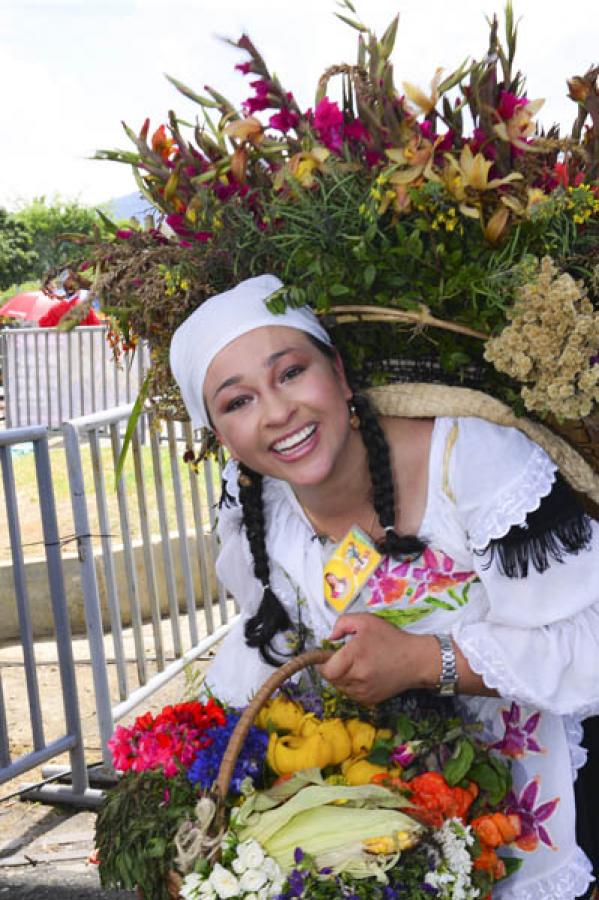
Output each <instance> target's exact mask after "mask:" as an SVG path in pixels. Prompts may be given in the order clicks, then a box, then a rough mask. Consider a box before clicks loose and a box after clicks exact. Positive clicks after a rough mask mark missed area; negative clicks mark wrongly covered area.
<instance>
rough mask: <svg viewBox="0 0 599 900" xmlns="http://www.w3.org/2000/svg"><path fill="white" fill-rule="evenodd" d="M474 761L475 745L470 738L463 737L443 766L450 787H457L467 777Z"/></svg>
mask: <svg viewBox="0 0 599 900" xmlns="http://www.w3.org/2000/svg"><path fill="white" fill-rule="evenodd" d="M473 761H474V747H473V746H472V744H471V743H470V741H469V740H467V739H466V738H462V740H460V741H459V742H458V744H457V746H456V748H455V750H454V751H453V753H452V755H451V757H450V758H449V759H448V760H447V762H446V763H445V766H444V767H443V775H444V776H445V780H446V781H447V783H448V784H449V785H450V787H455V785H456V784H459V783H460V781H461V780H462V779H463V778H465V776H466V773H467V772H468V770H469V769H470V766H471V765H472V763H473Z"/></svg>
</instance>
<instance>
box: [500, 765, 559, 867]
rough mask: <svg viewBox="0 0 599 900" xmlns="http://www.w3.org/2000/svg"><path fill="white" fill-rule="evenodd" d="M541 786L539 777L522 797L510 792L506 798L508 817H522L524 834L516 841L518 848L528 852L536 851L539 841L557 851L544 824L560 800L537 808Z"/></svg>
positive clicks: (524, 789) (529, 784) (526, 788)
mask: <svg viewBox="0 0 599 900" xmlns="http://www.w3.org/2000/svg"><path fill="white" fill-rule="evenodd" d="M540 784H541V779H540V778H539V777H538V776H537V777H536V778H533V779H532V781H529V782H528V784H527V785H525V786H524V788H523V789H522V792H521V794H520V796H518V795H517V794H516V793H515V792H514V791H510V792H509V794H508V795H507V798H506V799H507V813H508V815H511V814H516V815H518V816H520V822H521V825H522V833H521V835H520V837H519V838H517V840H516V846H517V847H518V848H519V849H520V850H524V851H526V852H531V851H532V850H536V848H537V846H538V844H539V841H541V842H542V843H543V844H545V846H546V847H550V848H551V849H552V850H557V847H556V846H555V844H554V843H553V841H552V840H551V837H550V835H549V832H548V831H547V829H546V828H545V826H544V824H543V823H544V822H546V821H547V819H549V818H551V816H552V815H553V813H554V812H555V810H556V808H557V804H558V803H559V800H560V798H559V797H555V799H553V800H548V801H547V802H546V803H541V805H540V806H537V807H536V808H535V803H536V802H537V797H538V795H539V787H540Z"/></svg>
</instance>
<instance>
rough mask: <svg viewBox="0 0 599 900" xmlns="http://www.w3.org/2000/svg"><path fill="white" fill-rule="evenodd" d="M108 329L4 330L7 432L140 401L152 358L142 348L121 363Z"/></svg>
mask: <svg viewBox="0 0 599 900" xmlns="http://www.w3.org/2000/svg"><path fill="white" fill-rule="evenodd" d="M106 331H107V329H106V327H105V326H103V325H101V326H79V327H77V328H74V329H73V330H72V331H68V332H66V331H58V330H57V329H56V328H7V329H4V330H3V331H0V363H1V368H2V373H3V381H4V403H5V417H6V427H7V428H19V427H23V426H27V425H46V426H47V427H48V428H55V429H57V428H60V426H61V425H62V423H63V422H64V421H65V419H72V418H74V417H75V416H84V415H89V414H91V413H94V412H96V411H98V410H104V409H111V408H113V407H116V406H119V405H121V404H123V403H130V402H132V401H133V400H135V398H136V396H137V394H138V392H139V388H140V386H141V383H142V381H143V377H144V374H145V372H146V371H147V368H148V365H149V360H148V351H147V348H146V347H145V346H144V345H143V344H139V345H138V347H137V348H136V351H135V354H134V355H133V356H130V357H124V359H123V362H122V363H121V364H120V365H117V363H116V362H115V361H114V359H113V358H112V354H111V351H110V348H109V346H108V343H107V341H106Z"/></svg>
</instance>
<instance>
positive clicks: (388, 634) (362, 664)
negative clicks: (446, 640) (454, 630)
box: [318, 613, 497, 706]
mask: <svg viewBox="0 0 599 900" xmlns="http://www.w3.org/2000/svg"><path fill="white" fill-rule="evenodd" d="M344 637H346V638H348V640H347V642H346V643H345V645H344V646H343V647H342V648H341V649H340V650H338V651H337V652H336V653H335V655H334V656H332V657H331V658H330V660H329V661H328V662H326V663H325V664H324V665H323V666H319V667H318V669H319V672H320V674H321V675H322V676H323V678H326V680H327V681H330V682H331V684H332V685H334V687H336V688H337V689H338V690H340V691H343V693H344V694H347V696H348V697H351V698H352V700H356V701H357V702H358V703H362V704H364V705H365V706H371V705H373V704H375V703H380V702H381V701H382V700H386V699H387V698H388V697H394V696H395V695H396V694H401V693H403V692H404V691H408V690H411V689H413V688H428V689H429V690H434V689H435V687H436V686H437V684H438V683H439V678H440V675H441V651H440V649H439V643H438V641H437V639H436V637H435V636H434V635H432V634H410V632H408V631H402V629H401V628H397V627H396V626H395V625H391V624H390V622H386V621H385V620H384V619H381V618H380V617H379V616H375V615H373V614H371V613H354V614H350V615H347V616H341V617H340V618H339V619H337V621H336V622H335V627H334V628H333V631H332V632H331V634H330V637H329V640H331V641H339V640H341V639H342V638H344ZM454 650H455V655H456V669H457V674H458V688H457V689H458V691H459V693H461V694H476V695H478V696H486V697H497V692H496V691H494V690H492V689H491V688H488V687H487V686H486V684H485V683H484V681H483V680H482V678H481V676H480V675H478V674H477V673H476V672H473V671H472V669H471V668H470V665H469V664H468V660H467V659H466V657H465V656H464V654H463V653H462V652H461V650H460V648H459V647H458V646H457V645H456V644H455V642H454Z"/></svg>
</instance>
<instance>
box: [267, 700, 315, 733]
mask: <svg viewBox="0 0 599 900" xmlns="http://www.w3.org/2000/svg"><path fill="white" fill-rule="evenodd" d="M303 717H304V710H303V708H302V707H301V706H300V704H299V703H294V702H293V700H288V699H287V697H275V699H274V700H271V702H270V703H267V704H266V705H265V706H263V707H262V709H261V710H260V712H259V713H258V715H257V716H256V725H257V726H258V727H259V728H268V727H269V725H270V727H271V728H276V729H277V730H279V731H291V732H297V731H299V728H300V725H301V722H302V719H303Z"/></svg>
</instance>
